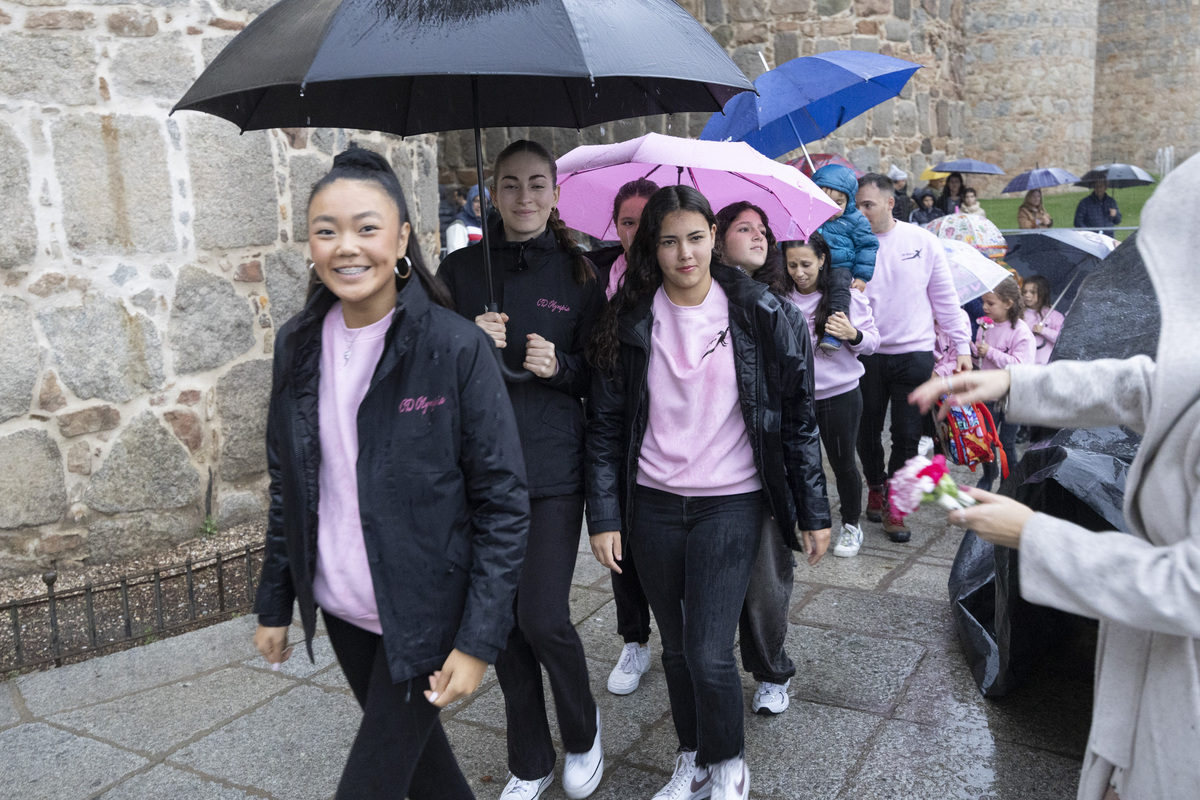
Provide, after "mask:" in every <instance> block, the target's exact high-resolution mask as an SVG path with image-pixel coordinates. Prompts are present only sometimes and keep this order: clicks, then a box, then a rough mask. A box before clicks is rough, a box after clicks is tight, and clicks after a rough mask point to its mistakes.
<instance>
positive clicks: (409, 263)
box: [392, 256, 412, 281]
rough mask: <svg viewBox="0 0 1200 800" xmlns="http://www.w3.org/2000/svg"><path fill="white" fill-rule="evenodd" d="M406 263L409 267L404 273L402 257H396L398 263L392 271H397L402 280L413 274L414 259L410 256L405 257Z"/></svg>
mask: <svg viewBox="0 0 1200 800" xmlns="http://www.w3.org/2000/svg"><path fill="white" fill-rule="evenodd" d="M404 264H405V266H407V267H408V271H407V272H405V273H404V274H403V275H401V274H400V259H396V265H395V266H394V267H392V271H393V272H395V273H396V277H397V278H399V279H400V280H402V281H406V280H408V278H409V276H411V275H412V261H411V260H410V259H409V257H408V256H405V257H404Z"/></svg>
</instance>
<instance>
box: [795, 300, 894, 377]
mask: <svg viewBox="0 0 1200 800" xmlns="http://www.w3.org/2000/svg"><path fill="white" fill-rule="evenodd" d="M788 299H789V300H791V301H792V302H793V303H794V304H795V305H796V307H797V308H799V309H800V311H801V312H802V313H803V314H804V319H805V320H806V321H807V322H808V335H809V338H811V339H812V345H813V353H814V355H813V377H814V382H815V384H816V398H817V399H818V400H825V399H827V398H830V397H837V396H838V395H839V394H845V393H846V392H849V391H851V390H852V389H854V387H856V386H858V379H859V378H861V377H862V374H863V373H864V372H866V370H865V369H863V365H862V362H860V361H859V360H858V357H859V356H869V355H871V354H872V353H874V352H875V348H876V347H878V346H879V331H878V330H877V329H876V328H875V318H874V317H873V316H871V304H870V303H868V302H867V297H866V295H864V294H863V293H862V292H859V291H852V292H850V313H849V314H848V315H847V316H849V317H850V324H851V325H853V326H854V327H855V328H857V329H858V331H859V332H860V333H861V334H862V341H861V342H859V343H858V344H854V345H852V344H850V343H849V342H842V346H841V348H839V349H837V350H834V351H832V352H830V351H829V350H821V349H820V348H818V347H817V335H816V325H817V322H816V315H817V305H818V304H819V303H820V302H821V293H820V292H811V293H809V294H800V293H799V292H797V291H792V292H791V294H789V295H788Z"/></svg>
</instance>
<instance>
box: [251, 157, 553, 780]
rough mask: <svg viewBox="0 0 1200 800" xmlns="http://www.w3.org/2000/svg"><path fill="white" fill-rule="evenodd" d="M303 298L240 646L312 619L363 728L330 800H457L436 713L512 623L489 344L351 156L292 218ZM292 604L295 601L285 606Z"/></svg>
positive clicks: (520, 507) (386, 186)
mask: <svg viewBox="0 0 1200 800" xmlns="http://www.w3.org/2000/svg"><path fill="white" fill-rule="evenodd" d="M308 233H309V244H308V249H309V251H310V253H311V258H312V262H313V263H311V264H310V265H309V268H310V270H311V273H310V274H311V275H312V278H313V279H312V281H311V283H310V293H309V300H308V302H307V304H306V306H305V308H304V310H303V311H302V312H301V313H300V314H298V315H296V316H295V317H293V318H292V319H291V320H289V321H288V322H287V323H286V324H284V325H283V326H282V327H281V328H280V330H279V334H278V336H277V337H276V339H275V360H274V373H273V378H274V379H273V382H272V388H271V401H270V410H269V412H268V418H267V466H268V471H269V473H270V478H271V482H270V513H269V516H268V521H267V535H266V553H265V555H264V558H263V566H262V577H261V579H260V581H259V586H258V594H257V597H256V599H255V603H254V611H255V613H256V614H258V618H259V627H258V630H257V632H256V633H255V636H254V643H255V645H256V646H257V648H258V649H259V651H260V652H261V653H262V654H263V656H264V657H265V658H266V659H267V661H268V662H271V663H272V664H274V665H276V666H277V665H278V664H279V663H280V662H282V661H285V660H287V658H288V657H289V655H290V653H291V649H290V648H289V647H288V646H287V634H288V628H289V626H290V624H291V620H292V606H293V603H297V604H298V606H299V611H300V618H301V620H302V622H303V625H304V636H305V640H306V643H307V644H308V652H309V658H310V659H311V658H312V638H313V634H314V631H315V628H316V610H317V607H318V606H320V608H321V613H322V616H323V617H324V620H325V627H326V630H327V631H328V633H329V642H330V644H331V645H332V646H333V650H334V653H335V654H336V655H337V659H338V663H339V664H340V665H341V667H342V670H343V672H344V673H345V676H346V680H347V682H348V683H349V685H350V688H351V690H352V691H353V692H354V696H355V698H356V699H357V700H358V702H359V704H360V705H361V706H362V707H363V718H362V722H361V725H360V727H359V730H358V735H357V736H356V737H355V740H354V744H353V746H352V747H351V749H350V754H349V757H348V759H347V761H346V766H345V768H344V770H343V772H342V777H341V781H340V782H339V784H338V790H337V797H338V798H339V799H340V800H346V798H351V797H352V798H355V799H356V800H358V799H360V798H366V799H367V800H382V799H383V798H394V797H410V798H412V799H413V800H431V799H432V798H452V799H453V800H467V799H468V798H473V797H474V795H473V794H472V793H471V788H470V786H469V784H468V783H467V781H466V780H465V778H464V777H463V775H462V772H461V771H460V770H459V768H458V765H457V763H456V761H455V758H454V754H453V752H452V751H451V750H450V745H449V742H448V741H447V739H446V734H445V732H444V731H443V730H442V726H441V723H440V722H439V720H438V712H439V710H440V709H441V708H443V707H445V706H446V705H447V704H449V703H452V702H454V701H455V700H457V699H459V698H460V697H463V696H465V695H467V694H470V693H471V692H473V691H474V690H475V689H476V688H478V686H479V682H480V680H481V679H482V677H483V673H484V669H485V667H486V666H487V664H488V663H491V662H494V661H495V660H496V657H497V654H498V653H499V651H500V648H501V647H502V646H503V645H504V642H505V638H506V636H507V633H508V630H509V628H511V627H512V598H513V595H514V593H515V592H516V587H517V576H518V574H519V572H520V570H521V564H522V558H523V556H524V551H525V539H526V535H527V531H528V527H529V501H528V495H527V492H526V489H525V465H524V464H523V463H522V462H521V459H520V457H519V450H518V448H519V446H520V445H519V443H518V439H517V426H516V421H515V420H514V419H513V415H512V409H511V406H510V405H509V402H508V397H507V394H506V393H505V391H504V383H503V380H502V379H501V377H500V370H499V369H498V367H497V366H496V362H495V359H494V357H493V355H492V353H493V348H492V346H491V342H490V340H488V338H487V337H486V336H484V335H483V334H482V333H480V332H479V330H478V329H477V328H475V326H473V325H471V324H470V323H468V322H465V321H463V320H462V319H461V318H459V317H458V315H457V314H455V313H454V312H453V311H450V310H449V309H447V308H443V307H442V306H444V305H446V304H448V303H449V298H448V296H447V295H446V291H445V288H444V287H442V286H441V285H440V284H439V282H438V280H437V279H436V278H434V277H433V276H432V275H430V274H429V272H428V271H427V270H426V269H425V266H424V264H423V262H422V257H421V248H420V246H419V244H418V237H417V236H416V235H415V233H414V232H413V231H412V228H411V226H410V224H409V222H408V211H407V206H406V204H405V201H404V193H403V192H402V191H401V189H400V183H399V181H398V180H397V179H396V175H395V173H394V172H392V170H391V167H390V166H388V164H387V161H386V160H384V158H383V157H382V156H380V155H379V154H377V153H373V152H371V151H368V150H363V149H361V148H357V147H351V148H350V149H349V150H347V151H346V152H344V153H342V154H340V155H339V156H338V157H337V158H335V159H334V164H333V169H332V171H330V172H329V174H327V175H326V176H325V177H324V178H322V179H321V180H320V181H318V182H317V184H316V186H315V187H314V188H313V190H312V194H311V196H310V198H309V204H308ZM297 601H298V602H297Z"/></svg>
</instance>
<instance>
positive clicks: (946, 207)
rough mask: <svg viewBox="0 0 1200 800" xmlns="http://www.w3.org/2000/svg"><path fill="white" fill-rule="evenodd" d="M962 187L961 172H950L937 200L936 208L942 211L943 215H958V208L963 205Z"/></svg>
mask: <svg viewBox="0 0 1200 800" xmlns="http://www.w3.org/2000/svg"><path fill="white" fill-rule="evenodd" d="M963 186H964V184H963V176H962V173H961V172H951V173H950V174H949V175H947V176H946V183H945V185H944V186H942V194H941V196H940V197H938V200H937V207H938V208H940V209H941V210H942V213H943V214H958V213H959V207H960V206H961V205H962V204H963Z"/></svg>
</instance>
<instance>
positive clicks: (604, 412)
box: [584, 366, 627, 536]
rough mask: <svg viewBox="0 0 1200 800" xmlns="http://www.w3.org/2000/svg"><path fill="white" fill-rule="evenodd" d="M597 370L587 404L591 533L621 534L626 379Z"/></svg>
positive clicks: (585, 466)
mask: <svg viewBox="0 0 1200 800" xmlns="http://www.w3.org/2000/svg"><path fill="white" fill-rule="evenodd" d="M619 370H620V367H619V366H618V372H617V373H616V374H615V375H613V376H608V375H605V374H604V373H603V372H602V371H601V370H596V371H595V373H594V375H593V376H592V393H591V396H590V397H589V398H588V402H587V437H586V448H587V449H586V458H585V461H584V480H585V481H586V492H587V522H588V534H590V535H592V536H594V535H596V534H597V533H608V532H609V531H619V530H621V529H622V527H623V526H622V524H621V502H620V491H621V464H622V461H623V459H624V455H625V446H626V445H627V443H626V442H624V441H623V439H624V432H625V379H624V376H623V375H622V374H621V373H620V371H619Z"/></svg>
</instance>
